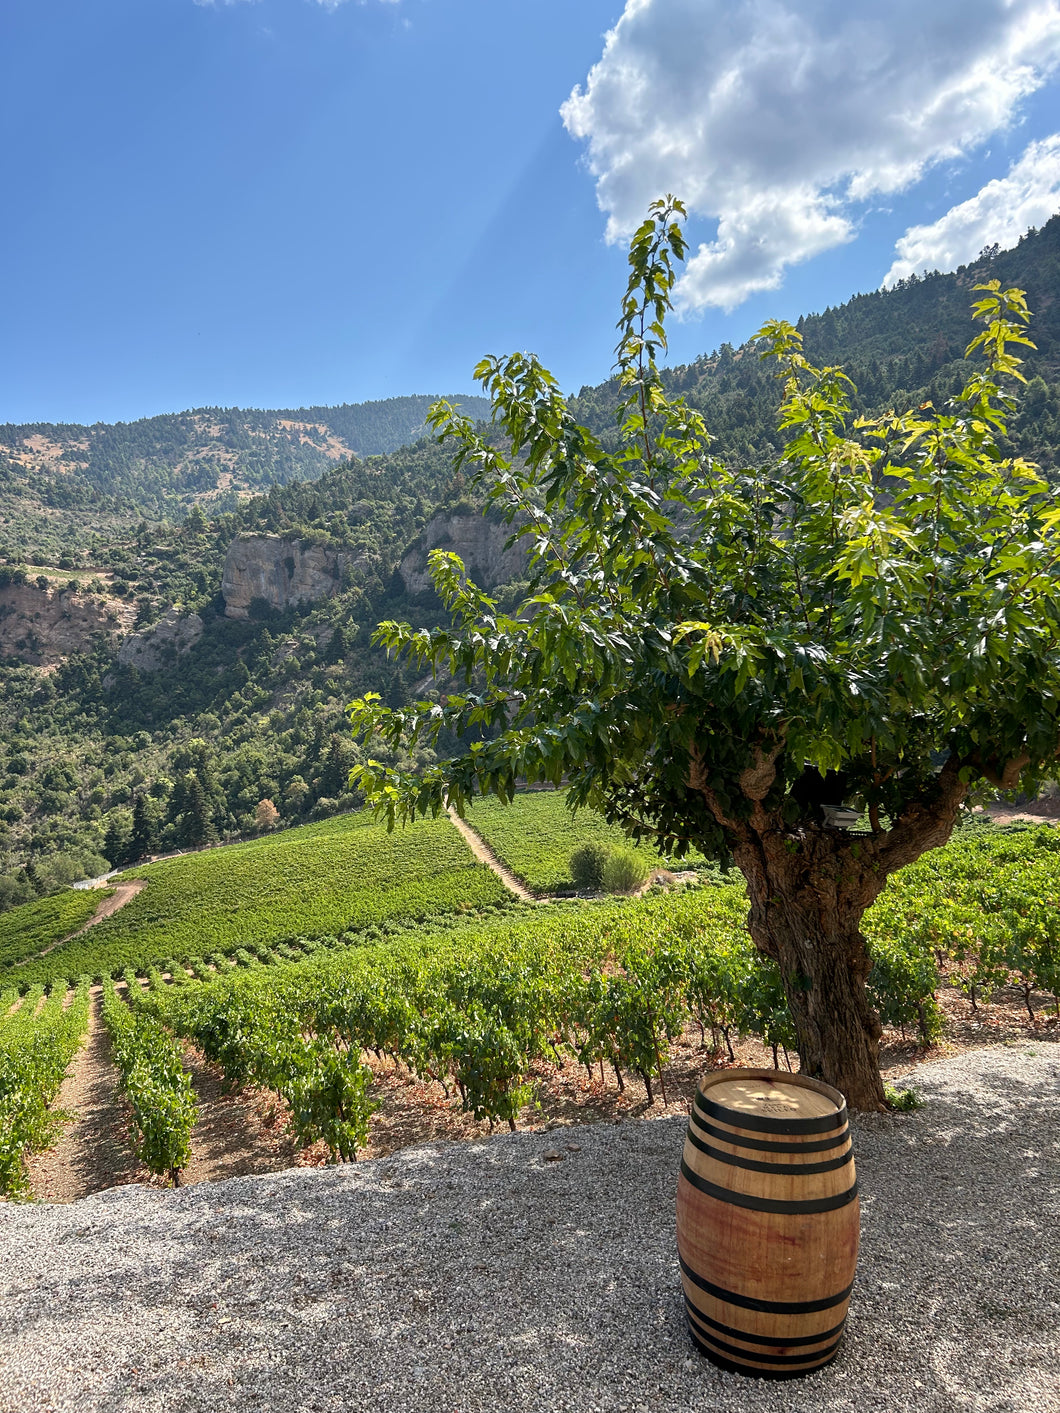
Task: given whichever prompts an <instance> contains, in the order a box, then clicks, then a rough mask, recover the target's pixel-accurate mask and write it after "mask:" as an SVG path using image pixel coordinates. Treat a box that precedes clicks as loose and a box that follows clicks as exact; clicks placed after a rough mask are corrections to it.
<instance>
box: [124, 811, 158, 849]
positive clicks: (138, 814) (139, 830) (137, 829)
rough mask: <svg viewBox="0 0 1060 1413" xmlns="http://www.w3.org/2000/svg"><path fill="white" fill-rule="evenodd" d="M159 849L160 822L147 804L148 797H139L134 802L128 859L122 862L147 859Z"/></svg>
mask: <svg viewBox="0 0 1060 1413" xmlns="http://www.w3.org/2000/svg"><path fill="white" fill-rule="evenodd" d="M157 847H158V820H157V818H156V816H155V815H154V813H153V812H152V810H151V808H150V806H149V805H148V803H147V797H146V795H137V796H136V798H135V800H134V801H133V812H132V834H131V836H130V838H129V843H128V846H127V848H126V858H125V859H123V860H122V862H123V863H124V862H131V861H132V860H134V859H143V858H146V857H147V855H148V854H152V853H154V851H155V849H156V848H157Z"/></svg>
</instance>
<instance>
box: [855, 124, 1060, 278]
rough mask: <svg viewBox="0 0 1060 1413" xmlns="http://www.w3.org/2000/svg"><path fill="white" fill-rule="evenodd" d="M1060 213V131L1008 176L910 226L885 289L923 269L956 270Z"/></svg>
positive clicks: (1036, 146)
mask: <svg viewBox="0 0 1060 1413" xmlns="http://www.w3.org/2000/svg"><path fill="white" fill-rule="evenodd" d="M1058 210H1060V133H1054V134H1053V136H1052V137H1047V138H1045V139H1044V140H1043V141H1041V142H1032V143H1031V144H1030V146H1029V147H1028V148H1027V150H1026V152H1024V154H1023V156H1022V157H1021V158H1020V159H1019V161H1018V162H1016V163H1014V164H1013V166H1012V168H1011V170H1010V171H1009V174H1008V176H1007V177H999V178H998V179H997V180H996V181H992V182H987V184H986V186H984V187H983V188H982V189H981V190H980V191H979V192H977V193H976V195H975V196H973V197H971V198H970V199H969V200H968V201H962V202H961V204H960V205H959V206H953V207H951V209H950V210H949V211H947V212H946V214H945V216H940V217H939V219H938V220H937V221H934V222H933V223H932V224H931V225H930V226H911V227H910V228H909V230H907V231H906V233H905V235H904V236H902V238H901V240H899V241H898V242H897V243H896V244H895V250H896V251H897V252H898V258H897V259H896V260H895V262H894V264H893V265H892V266H891V268H890V269H889V270H888V271H887V274H886V275H885V276H884V280H883V283H884V285H885V286H887V285H893V284H894V283H895V281H896V280H901V279H904V278H905V276H906V275H911V274H913V273H914V272H916V273H920V272H921V271H922V270H955V269H956V268H957V266H958V265H966V264H967V263H968V261H969V260H974V259H975V257H976V256H977V255H978V254H979V252H980V251H981V250H982V249H983V247H984V246H986V245H993V244H994V243H995V242H996V243H997V244H998V245H1000V246H1002V247H1003V248H1005V249H1007V248H1008V247H1009V246H1012V245H1015V244H1016V242H1017V241H1018V240H1019V238H1020V236H1021V235H1023V233H1024V231H1026V230H1028V229H1029V228H1030V227H1031V226H1044V225H1045V223H1046V221H1048V219H1049V218H1050V216H1055V215H1056V213H1057V211H1058Z"/></svg>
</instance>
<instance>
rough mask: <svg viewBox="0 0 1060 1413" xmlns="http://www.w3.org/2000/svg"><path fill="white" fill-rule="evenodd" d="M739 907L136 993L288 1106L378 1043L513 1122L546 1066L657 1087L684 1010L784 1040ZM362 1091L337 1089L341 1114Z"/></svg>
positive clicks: (678, 908) (566, 913) (602, 915)
mask: <svg viewBox="0 0 1060 1413" xmlns="http://www.w3.org/2000/svg"><path fill="white" fill-rule="evenodd" d="M745 909H746V903H745V901H744V899H743V896H742V894H741V892H740V891H739V890H738V889H732V888H717V889H710V890H704V891H702V892H700V893H697V894H692V893H689V894H685V895H683V896H674V897H668V898H656V899H651V900H646V902H645V903H643V904H641V905H638V906H637V907H636V908H630V907H629V906H628V905H627V906H623V905H621V904H613V905H600V906H598V907H595V908H577V907H575V908H568V909H564V908H556V909H552V910H549V912H548V913H547V914H538V915H536V916H533V917H530V918H527V919H526V920H524V921H520V922H510V923H507V922H506V923H503V924H495V925H494V926H493V927H491V928H485V929H478V930H474V929H464V930H462V931H461V932H459V933H453V932H450V933H448V934H445V933H443V934H440V935H439V934H435V935H432V936H428V937H424V936H422V935H420V936H418V937H415V938H410V939H408V940H406V941H404V942H396V943H392V944H391V945H389V946H365V947H359V948H347V949H345V950H343V951H341V952H339V953H334V954H331V955H327V956H325V957H324V958H322V959H320V960H317V961H313V962H308V963H302V964H300V965H294V966H283V965H281V966H278V967H272V968H270V969H269V970H268V971H267V972H264V971H258V972H254V971H244V972H242V973H241V974H239V975H231V974H230V975H228V976H226V977H223V978H220V979H218V980H215V981H214V982H213V983H212V984H210V985H208V986H205V987H198V986H195V987H182V988H180V990H179V991H177V992H171V993H167V994H164V995H163V994H159V993H152V994H151V995H150V996H149V997H146V998H143V999H142V1000H141V1002H140V1004H141V1006H144V1007H147V1008H149V1009H151V1010H152V1011H153V1012H154V1014H157V1015H159V1016H161V1017H164V1018H165V1020H166V1021H167V1022H168V1023H169V1024H171V1025H172V1026H173V1027H174V1028H175V1029H177V1030H178V1031H179V1032H180V1033H183V1034H186V1035H189V1036H192V1037H193V1038H194V1039H195V1041H196V1042H197V1043H198V1044H199V1045H200V1046H201V1047H202V1049H203V1050H204V1052H205V1053H206V1054H207V1056H208V1057H209V1058H211V1059H213V1060H215V1061H217V1062H218V1063H219V1064H221V1065H222V1066H223V1068H224V1070H225V1073H226V1074H227V1076H228V1077H229V1078H230V1079H231V1080H232V1081H234V1082H244V1081H246V1080H248V1079H253V1080H255V1081H256V1082H258V1083H262V1084H265V1085H267V1086H269V1087H270V1088H273V1089H275V1090H276V1091H277V1092H278V1093H281V1094H283V1096H284V1097H285V1098H287V1099H288V1102H289V1103H291V1104H292V1108H294V1107H295V1105H294V1102H293V1100H292V1098H291V1094H292V1092H294V1090H295V1089H296V1088H297V1087H298V1086H299V1085H301V1086H302V1087H301V1089H300V1090H299V1091H298V1092H299V1093H300V1094H301V1095H302V1096H303V1102H302V1107H303V1108H306V1107H311V1106H309V1105H308V1104H307V1102H306V1099H305V1097H304V1096H306V1095H308V1094H313V1093H316V1092H317V1091H321V1092H323V1091H325V1090H328V1087H329V1086H330V1087H331V1088H332V1089H334V1088H335V1086H337V1085H338V1082H339V1081H338V1078H337V1076H339V1075H340V1074H344V1075H345V1076H346V1081H345V1082H346V1083H347V1084H348V1085H353V1086H354V1088H355V1089H356V1091H357V1094H358V1095H359V1094H360V1093H361V1091H362V1088H363V1067H362V1062H361V1057H362V1055H363V1054H364V1053H365V1052H374V1053H375V1054H377V1055H379V1056H382V1055H384V1054H386V1055H389V1056H391V1057H392V1058H393V1059H394V1060H395V1061H399V1062H401V1063H402V1064H404V1065H406V1066H408V1068H409V1069H410V1070H412V1071H414V1072H415V1073H416V1074H418V1075H420V1076H423V1077H429V1078H432V1079H435V1080H437V1081H438V1082H439V1083H441V1084H442V1085H443V1086H444V1087H445V1089H446V1092H447V1093H448V1092H455V1093H456V1094H458V1095H459V1098H460V1102H461V1106H462V1107H463V1108H464V1109H465V1110H466V1111H467V1112H469V1113H471V1114H473V1115H474V1116H475V1117H476V1118H481V1119H487V1120H489V1122H490V1123H491V1124H493V1123H495V1122H507V1123H508V1124H509V1126H511V1127H512V1128H514V1127H515V1125H516V1121H517V1118H518V1114H519V1111H520V1110H521V1108H522V1107H523V1105H524V1104H525V1103H526V1102H527V1100H528V1098H529V1097H530V1093H531V1081H532V1072H533V1067H534V1065H535V1062H537V1061H539V1060H548V1059H556V1058H559V1057H561V1056H562V1055H563V1054H569V1055H572V1056H574V1057H576V1058H577V1060H578V1061H579V1062H580V1063H581V1064H583V1065H584V1066H585V1067H586V1070H587V1071H588V1072H589V1073H590V1074H592V1073H594V1072H595V1067H596V1066H601V1067H602V1066H604V1065H607V1066H609V1067H610V1068H611V1070H612V1071H613V1072H614V1074H615V1075H616V1076H617V1078H618V1082H619V1083H620V1084H624V1078H623V1076H624V1075H626V1074H630V1073H636V1074H638V1075H640V1076H641V1077H642V1079H643V1080H644V1082H645V1085H646V1087H647V1090H648V1094H649V1097H652V1096H653V1085H654V1082H655V1081H656V1080H657V1079H661V1077H662V1072H663V1067H664V1056H665V1055H666V1053H667V1051H668V1049H669V1045H670V1042H671V1041H672V1040H673V1039H674V1038H675V1037H676V1036H677V1035H678V1034H680V1033H681V1031H682V1030H683V1029H684V1026H685V1024H686V1022H687V1021H688V1019H689V1017H690V1016H691V1017H695V1019H696V1020H697V1021H698V1022H699V1024H700V1026H701V1028H702V1032H703V1035H704V1037H705V1035H706V1031H707V1030H708V1029H709V1030H711V1031H712V1032H713V1036H714V1039H715V1041H716V1042H718V1041H720V1040H721V1039H725V1040H726V1041H729V1040H730V1037H731V1035H732V1033H733V1032H734V1031H750V1030H753V1031H756V1032H757V1033H759V1034H763V1035H764V1036H765V1037H766V1039H767V1040H768V1041H769V1042H770V1043H771V1044H773V1045H774V1046H779V1045H782V1044H783V1045H788V1044H791V1043H792V1039H793V1037H792V1029H791V1023H790V1019H789V1018H788V1015H787V1010H786V1006H785V1003H784V1000H783V993H782V990H781V987H780V982H779V977H778V976H777V974H776V972H775V969H774V968H773V967H772V965H771V964H769V963H767V962H764V961H762V960H761V959H759V958H757V957H756V955H755V953H754V951H753V949H752V947H751V945H750V942H749V940H748V939H747V937H746V932H745V930H744V927H743V915H744V912H745ZM314 1068H315V1073H316V1078H315V1079H311V1080H310V1081H309V1083H308V1087H307V1086H306V1083H305V1080H304V1075H305V1074H307V1073H311V1072H312V1071H314ZM355 1097H356V1096H351V1095H346V1094H343V1095H342V1097H341V1100H340V1102H339V1107H340V1108H342V1110H343V1112H344V1113H345V1111H346V1109H347V1108H348V1107H349V1106H350V1103H351V1102H352V1101H353V1099H354V1098H355ZM663 1097H664V1099H665V1097H666V1096H665V1091H664V1094H663ZM328 1102H332V1101H330V1100H329V1101H328ZM366 1104H367V1099H366V1098H365V1100H364V1105H365V1106H366ZM322 1107H326V1106H322ZM354 1107H355V1108H356V1105H354ZM359 1112H360V1111H359V1110H358V1113H359ZM366 1120H367V1115H366V1114H365V1122H366ZM313 1122H314V1123H316V1124H317V1127H318V1128H319V1127H320V1125H319V1121H317V1120H314V1121H313ZM312 1127H313V1125H312V1124H310V1125H309V1126H308V1127H307V1128H306V1130H305V1131H306V1132H307V1133H308V1132H309V1131H310V1130H311V1129H312ZM316 1136H317V1137H325V1138H326V1137H327V1135H326V1134H325V1133H323V1132H317V1133H316ZM361 1141H363V1140H359V1142H361ZM329 1146H330V1147H332V1150H333V1152H335V1151H338V1145H337V1144H335V1143H332V1142H330V1141H329Z"/></svg>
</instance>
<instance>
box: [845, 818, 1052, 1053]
mask: <svg viewBox="0 0 1060 1413" xmlns="http://www.w3.org/2000/svg"><path fill="white" fill-rule="evenodd" d="M866 933H867V935H868V937H869V942H870V946H871V947H872V950H873V956H874V959H875V967H874V971H873V978H872V985H873V991H874V999H875V1002H876V1005H877V1007H878V1009H879V1010H880V1013H881V1016H882V1018H883V1020H884V1022H885V1023H887V1024H890V1025H899V1026H906V1025H916V1026H917V1028H918V1030H919V1032H920V1037H921V1039H922V1040H923V1042H924V1043H925V1044H929V1043H931V1042H932V1041H933V1040H935V1039H937V1038H938V1035H939V1033H940V1031H941V1016H940V1014H939V1011H938V1006H937V1003H936V1001H935V993H936V992H937V990H938V988H939V986H940V985H941V983H942V979H943V977H944V976H945V978H946V979H947V980H949V981H950V982H952V983H953V984H954V985H956V986H957V987H959V988H960V989H961V990H963V991H964V992H965V993H966V994H967V995H968V996H969V998H970V1000H971V1002H972V1005H973V1007H977V1006H978V1004H979V1002H980V1001H985V1000H989V999H990V997H991V996H993V995H994V994H995V993H996V992H997V991H998V990H999V989H1000V988H1002V987H1004V986H1010V985H1013V984H1015V985H1016V986H1018V987H1019V989H1020V990H1021V992H1022V994H1023V999H1024V1004H1025V1005H1026V1008H1027V1012H1028V1015H1029V1017H1030V1019H1031V1020H1032V1021H1033V1020H1035V1018H1036V1015H1035V1010H1034V997H1035V995H1036V994H1044V995H1047V996H1051V997H1052V999H1053V1004H1054V1007H1055V1009H1056V1012H1057V1014H1058V1015H1060V830H1058V829H1055V828H1053V827H1051V826H1048V825H1046V826H1039V827H1037V828H1031V829H1025V830H1011V831H1008V830H1006V831H1000V830H998V831H983V832H981V833H980V832H977V833H975V834H972V835H971V836H970V837H967V838H961V837H960V836H958V837H957V839H956V840H955V841H954V842H953V843H951V844H950V845H949V846H948V847H947V848H945V849H940V850H937V851H935V852H933V853H931V854H926V855H925V856H924V857H923V858H922V859H920V860H918V862H917V863H915V864H911V865H910V866H909V867H908V868H905V869H903V870H902V871H901V872H900V873H898V874H896V875H895V876H894V877H893V878H892V879H891V880H890V881H889V883H888V885H887V887H886V889H885V890H884V892H883V893H882V894H881V896H880V898H879V899H878V901H877V902H876V904H875V905H874V907H873V908H872V910H871V911H870V912H869V913H868V914H867V916H866Z"/></svg>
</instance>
